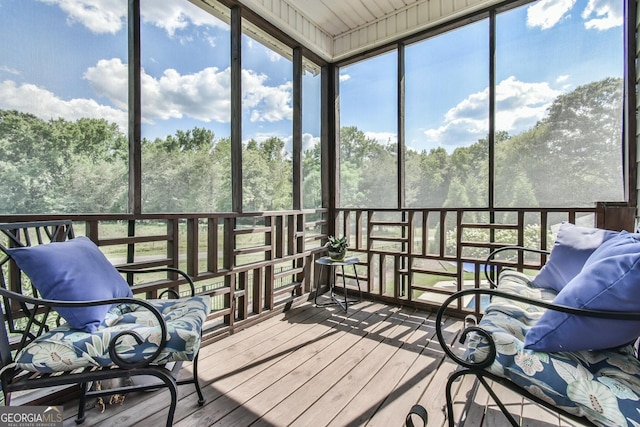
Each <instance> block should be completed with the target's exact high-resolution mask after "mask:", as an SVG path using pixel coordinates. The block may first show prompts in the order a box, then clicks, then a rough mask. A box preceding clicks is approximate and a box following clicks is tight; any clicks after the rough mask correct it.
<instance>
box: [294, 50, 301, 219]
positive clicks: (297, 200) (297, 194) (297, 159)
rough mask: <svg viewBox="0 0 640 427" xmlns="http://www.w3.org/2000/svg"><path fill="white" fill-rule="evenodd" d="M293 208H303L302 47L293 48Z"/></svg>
mask: <svg viewBox="0 0 640 427" xmlns="http://www.w3.org/2000/svg"><path fill="white" fill-rule="evenodd" d="M292 163H293V165H292V166H293V177H292V178H293V209H302V208H303V204H304V202H303V197H304V195H303V194H302V188H303V185H302V179H303V175H302V173H303V170H302V49H301V48H300V47H296V48H294V49H293V158H292Z"/></svg>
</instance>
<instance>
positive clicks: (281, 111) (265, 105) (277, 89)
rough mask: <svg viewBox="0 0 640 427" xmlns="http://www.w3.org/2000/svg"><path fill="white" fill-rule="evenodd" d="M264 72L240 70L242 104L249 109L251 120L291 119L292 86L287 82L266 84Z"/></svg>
mask: <svg viewBox="0 0 640 427" xmlns="http://www.w3.org/2000/svg"><path fill="white" fill-rule="evenodd" d="M266 80H267V76H266V75H265V74H257V73H256V72H255V71H252V70H242V105H243V108H246V109H248V110H249V120H251V121H252V122H263V121H267V122H276V121H279V120H291V118H292V117H293V108H292V106H291V98H292V93H291V92H292V90H293V86H292V83H291V82H287V83H285V84H282V85H280V86H266V85H265V84H264V83H265V81H266Z"/></svg>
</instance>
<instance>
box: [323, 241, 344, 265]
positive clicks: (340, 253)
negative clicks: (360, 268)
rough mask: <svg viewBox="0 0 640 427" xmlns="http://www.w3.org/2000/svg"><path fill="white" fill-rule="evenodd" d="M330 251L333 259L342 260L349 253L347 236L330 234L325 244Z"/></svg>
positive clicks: (330, 256)
mask: <svg viewBox="0 0 640 427" xmlns="http://www.w3.org/2000/svg"><path fill="white" fill-rule="evenodd" d="M324 247H325V248H327V249H328V251H329V258H331V260H332V261H342V260H343V259H344V257H345V256H346V255H347V248H348V247H349V243H347V236H342V237H335V236H329V241H328V242H327V243H326V244H325V245H324Z"/></svg>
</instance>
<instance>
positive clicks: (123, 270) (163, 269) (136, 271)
mask: <svg viewBox="0 0 640 427" xmlns="http://www.w3.org/2000/svg"><path fill="white" fill-rule="evenodd" d="M117 270H118V271H119V272H120V273H130V274H145V273H161V272H167V271H170V272H173V273H177V274H179V275H180V276H182V277H183V278H184V279H185V280H186V282H187V283H188V284H189V287H190V288H191V296H192V297H193V296H195V295H196V286H195V284H194V283H193V279H191V277H190V276H189V275H188V274H187V273H185V272H184V271H182V270H180V269H178V268H174V267H155V268H143V269H136V268H118V269H117ZM166 292H169V293H171V294H172V295H173V296H175V297H176V298H180V295H178V293H177V292H176V291H174V290H173V289H167V290H165V291H163V292H162V293H161V294H160V297H162V295H164V294H165V293H166Z"/></svg>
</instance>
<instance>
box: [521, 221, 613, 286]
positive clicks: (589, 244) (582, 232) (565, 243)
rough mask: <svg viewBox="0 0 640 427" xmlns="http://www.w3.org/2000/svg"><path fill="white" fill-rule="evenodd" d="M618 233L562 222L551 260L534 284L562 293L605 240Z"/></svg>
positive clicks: (534, 280) (550, 256)
mask: <svg viewBox="0 0 640 427" xmlns="http://www.w3.org/2000/svg"><path fill="white" fill-rule="evenodd" d="M617 234H618V233H617V232H616V231H609V230H602V229H599V228H590V227H579V226H577V225H574V224H571V223H569V222H565V223H562V224H561V225H560V229H559V230H558V236H557V237H556V242H555V243H554V245H553V248H552V249H551V254H550V255H549V260H548V261H547V263H546V264H545V265H544V267H542V269H541V270H540V272H539V273H538V275H537V276H536V277H535V278H534V279H533V283H534V284H535V285H536V286H538V287H540V288H548V289H553V290H555V291H556V292H560V291H561V290H562V288H564V287H565V286H566V285H567V283H569V281H570V280H571V279H573V278H574V277H576V276H577V275H578V273H580V271H581V270H582V267H583V266H584V263H585V262H586V261H587V258H589V256H591V254H592V253H593V252H594V251H595V250H596V249H597V248H598V247H599V246H600V245H601V244H602V243H603V242H605V241H607V240H608V239H610V238H611V237H613V236H616V235H617Z"/></svg>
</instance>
